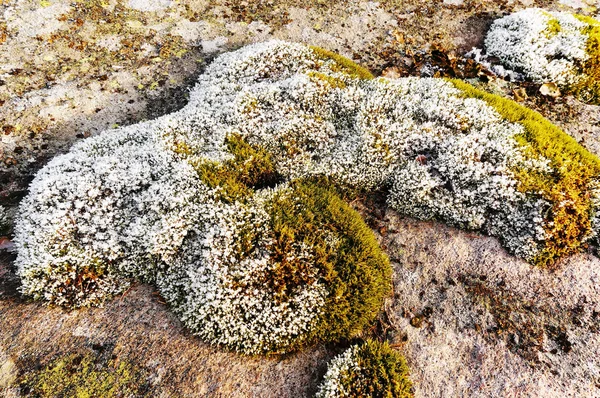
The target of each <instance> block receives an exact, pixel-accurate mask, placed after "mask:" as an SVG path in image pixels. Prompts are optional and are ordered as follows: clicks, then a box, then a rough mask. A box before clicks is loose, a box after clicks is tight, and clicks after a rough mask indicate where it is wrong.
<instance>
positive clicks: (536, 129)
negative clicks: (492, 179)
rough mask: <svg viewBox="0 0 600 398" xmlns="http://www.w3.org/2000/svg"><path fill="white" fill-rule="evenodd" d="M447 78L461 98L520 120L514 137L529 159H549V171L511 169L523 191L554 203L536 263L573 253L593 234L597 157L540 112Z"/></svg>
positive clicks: (546, 218) (599, 162) (545, 223)
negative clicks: (519, 134)
mask: <svg viewBox="0 0 600 398" xmlns="http://www.w3.org/2000/svg"><path fill="white" fill-rule="evenodd" d="M450 81H451V82H452V83H453V84H454V86H455V87H456V88H458V89H459V90H461V91H462V92H463V94H464V95H465V96H467V97H470V98H478V99H481V100H483V101H485V102H486V103H488V104H489V105H490V106H492V107H493V108H494V109H495V110H496V111H497V112H498V113H499V114H500V115H501V116H502V117H503V118H505V119H506V120H508V121H510V122H513V123H519V124H521V125H522V126H523V127H524V128H525V133H524V134H523V136H522V137H517V139H518V140H519V141H520V142H521V143H522V144H523V145H525V146H527V148H528V150H530V152H531V156H532V157H539V156H541V157H544V158H546V159H549V160H550V166H551V167H552V169H553V172H552V173H551V174H532V173H526V172H524V171H522V170H515V172H516V175H517V178H518V179H519V180H520V182H521V186H520V189H521V190H522V191H523V192H531V193H535V194H540V195H541V196H542V197H543V198H544V199H546V200H547V201H549V202H550V203H551V204H552V207H551V208H550V209H549V210H548V212H547V213H546V215H545V222H544V226H545V227H544V228H545V230H546V233H547V235H548V236H549V238H547V239H546V242H545V247H544V249H543V250H542V252H541V254H539V255H538V256H537V258H536V259H535V260H534V262H535V263H537V264H540V265H547V264H550V263H552V262H553V261H554V260H556V259H558V258H560V257H563V256H566V255H569V254H573V253H576V252H577V251H578V250H579V249H580V248H581V246H582V244H583V242H584V241H585V240H586V238H587V237H589V236H590V235H591V231H592V225H591V217H590V213H591V211H592V202H591V196H590V182H591V180H592V178H594V177H596V176H598V174H600V159H598V158H597V157H596V156H594V155H593V154H591V153H590V152H588V151H587V150H586V149H585V148H583V147H582V146H581V145H579V143H577V141H576V140H575V139H574V138H572V137H571V136H569V135H568V134H566V133H565V132H564V131H562V130H561V129H560V128H558V127H557V126H555V125H554V124H552V123H551V122H550V121H548V120H547V119H545V118H544V117H543V116H542V115H540V114H539V113H538V112H535V111H533V110H531V109H528V108H525V107H524V106H522V105H519V104H517V103H516V102H514V101H511V100H509V99H506V98H502V97H500V96H498V95H494V94H489V93H486V92H484V91H481V90H478V89H476V88H474V87H473V86H471V85H469V84H467V83H464V82H462V81H460V80H450Z"/></svg>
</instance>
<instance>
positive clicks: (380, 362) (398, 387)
mask: <svg viewBox="0 0 600 398" xmlns="http://www.w3.org/2000/svg"><path fill="white" fill-rule="evenodd" d="M356 362H357V365H358V368H359V369H360V371H359V374H360V376H358V377H353V374H352V373H354V371H351V374H349V375H347V377H345V378H343V379H342V380H341V383H342V384H343V385H344V387H345V388H344V390H345V391H346V392H347V394H346V395H344V396H345V397H348V398H364V397H382V398H392V397H393V398H412V397H414V394H413V391H412V382H411V381H410V378H409V369H408V365H407V364H406V360H405V359H404V357H403V356H402V355H400V353H398V352H397V351H395V350H394V349H392V348H391V347H390V346H389V344H388V343H386V342H384V343H380V342H378V341H373V340H367V341H365V342H364V343H363V344H362V345H361V346H360V347H359V348H358V353H357V358H356Z"/></svg>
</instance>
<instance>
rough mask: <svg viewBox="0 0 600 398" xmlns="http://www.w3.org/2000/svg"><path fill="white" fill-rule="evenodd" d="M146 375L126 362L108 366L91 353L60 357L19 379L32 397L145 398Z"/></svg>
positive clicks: (110, 363)
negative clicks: (131, 397) (129, 397)
mask: <svg viewBox="0 0 600 398" xmlns="http://www.w3.org/2000/svg"><path fill="white" fill-rule="evenodd" d="M144 376H145V375H144V372H143V371H141V370H140V369H138V368H137V367H135V366H134V365H132V364H131V363H129V362H127V361H124V360H118V359H116V360H110V361H108V362H106V363H103V361H101V360H99V359H98V358H96V356H95V355H94V354H92V353H85V354H71V355H67V356H64V357H62V358H58V359H56V360H54V361H52V362H50V363H49V364H47V365H46V366H44V367H43V368H41V369H40V370H37V371H35V372H32V373H30V374H27V375H25V376H23V377H21V378H20V381H19V384H20V388H21V390H22V391H23V392H25V393H26V394H27V396H31V397H40V398H44V397H77V398H96V397H103V398H109V397H127V396H135V397H143V396H150V395H149V394H148V393H147V392H146V390H147V389H148V385H147V384H148V383H147V381H146V380H145V379H146V377H144Z"/></svg>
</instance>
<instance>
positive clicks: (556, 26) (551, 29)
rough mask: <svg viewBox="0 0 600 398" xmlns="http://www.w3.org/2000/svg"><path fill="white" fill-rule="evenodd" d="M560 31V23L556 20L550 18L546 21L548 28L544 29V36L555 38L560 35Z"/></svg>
mask: <svg viewBox="0 0 600 398" xmlns="http://www.w3.org/2000/svg"><path fill="white" fill-rule="evenodd" d="M561 29H562V28H561V26H560V22H558V19H556V18H551V19H550V20H549V21H548V28H547V29H546V34H547V35H548V37H552V36H556V35H557V34H559V33H560V31H561Z"/></svg>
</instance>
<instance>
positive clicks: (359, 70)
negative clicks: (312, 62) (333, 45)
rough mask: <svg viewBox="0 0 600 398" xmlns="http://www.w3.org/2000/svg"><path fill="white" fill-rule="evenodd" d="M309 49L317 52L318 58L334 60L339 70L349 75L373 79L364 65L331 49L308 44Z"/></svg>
mask: <svg viewBox="0 0 600 398" xmlns="http://www.w3.org/2000/svg"><path fill="white" fill-rule="evenodd" d="M310 49H311V50H312V51H313V52H314V53H315V54H317V56H318V57H319V58H322V59H331V60H333V61H335V63H336V64H337V65H338V66H339V67H340V70H339V71H340V72H343V73H346V74H347V75H349V76H351V77H356V78H359V79H365V80H368V79H373V78H374V77H375V76H373V74H372V73H371V72H370V71H369V70H368V69H367V68H365V67H363V66H360V65H359V64H357V63H356V62H354V61H352V60H350V59H348V58H346V57H344V56H342V55H340V54H337V53H334V52H333V51H329V50H326V49H324V48H321V47H316V46H310Z"/></svg>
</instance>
